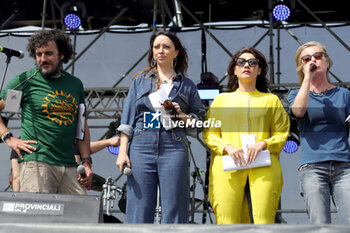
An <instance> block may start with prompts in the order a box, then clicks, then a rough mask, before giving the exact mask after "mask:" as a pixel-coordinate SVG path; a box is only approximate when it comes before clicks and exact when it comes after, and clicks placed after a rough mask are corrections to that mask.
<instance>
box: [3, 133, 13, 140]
mask: <svg viewBox="0 0 350 233" xmlns="http://www.w3.org/2000/svg"><path fill="white" fill-rule="evenodd" d="M12 136H13V135H12V133H11V132H10V131H6V132H5V133H3V134H2V135H1V141H3V142H5V140H6V139H8V138H10V137H12Z"/></svg>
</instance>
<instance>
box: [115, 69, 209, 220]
mask: <svg viewBox="0 0 350 233" xmlns="http://www.w3.org/2000/svg"><path fill="white" fill-rule="evenodd" d="M156 81H157V78H156V74H155V73H147V74H146V73H143V74H140V75H138V76H136V77H135V79H134V80H133V82H132V84H131V87H130V90H129V93H128V96H127V98H126V102H125V104H124V109H123V114H122V120H121V125H120V126H119V128H118V130H119V131H120V132H122V133H124V134H126V135H128V136H129V138H130V142H129V149H128V150H129V151H128V154H129V158H130V162H131V166H132V175H131V176H129V177H128V180H127V203H126V223H153V222H154V214H155V207H156V202H157V185H158V184H159V189H160V199H161V207H162V208H161V210H162V213H161V215H162V223H187V222H188V206H189V157H188V148H187V145H188V141H187V138H186V132H185V129H184V128H175V129H171V130H168V131H166V130H165V129H164V128H163V127H161V128H160V129H146V128H144V112H150V111H155V110H154V108H153V107H152V104H151V102H150V100H149V98H148V95H149V94H151V93H152V92H154V91H155V86H156ZM168 98H169V99H170V100H171V101H174V102H177V103H178V104H179V105H180V107H181V110H182V111H183V112H184V113H185V114H187V115H190V116H192V117H193V118H196V119H201V120H202V119H204V117H205V109H204V107H203V104H202V102H201V99H200V98H199V94H198V91H197V87H196V85H195V84H194V83H193V82H192V81H191V80H190V79H188V78H186V77H184V76H183V75H182V74H181V73H179V74H178V75H177V76H176V77H175V78H174V80H173V88H172V90H171V91H170V93H169V97H168ZM193 130H196V129H193Z"/></svg>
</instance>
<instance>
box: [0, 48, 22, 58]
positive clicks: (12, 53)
mask: <svg viewBox="0 0 350 233" xmlns="http://www.w3.org/2000/svg"><path fill="white" fill-rule="evenodd" d="M0 52H1V53H5V54H6V55H7V56H15V57H18V58H20V59H21V58H23V57H24V53H23V52H22V51H20V50H18V51H17V50H14V49H8V48H5V47H1V46H0Z"/></svg>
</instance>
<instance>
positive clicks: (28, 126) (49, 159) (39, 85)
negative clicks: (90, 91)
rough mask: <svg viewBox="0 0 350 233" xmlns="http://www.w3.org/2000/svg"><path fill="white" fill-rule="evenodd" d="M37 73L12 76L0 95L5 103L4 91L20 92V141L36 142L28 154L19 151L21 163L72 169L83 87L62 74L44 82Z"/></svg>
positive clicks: (70, 77) (78, 80)
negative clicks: (31, 162) (21, 158)
mask: <svg viewBox="0 0 350 233" xmlns="http://www.w3.org/2000/svg"><path fill="white" fill-rule="evenodd" d="M37 71H38V69H36V68H35V69H32V70H29V71H27V72H24V73H22V74H20V75H19V76H16V77H15V78H14V79H13V80H11V81H10V83H9V84H8V85H7V87H6V88H5V89H4V90H3V91H2V92H1V95H0V96H1V97H2V98H3V99H5V100H6V93H7V90H8V89H15V90H19V91H22V92H23V94H22V102H21V106H22V126H21V139H22V140H36V141H37V142H38V144H37V145H33V146H34V147H36V150H35V151H33V153H32V154H28V153H26V152H24V151H21V154H22V156H23V160H24V161H41V162H45V163H48V164H52V165H57V166H75V165H76V163H75V160H74V156H73V153H74V152H73V145H74V138H75V132H76V124H77V117H78V107H79V104H81V103H82V104H83V103H85V96H84V88H83V84H82V82H81V81H80V79H78V78H76V77H74V76H72V75H70V74H68V73H67V72H64V71H62V75H61V77H58V78H44V77H43V76H42V75H41V74H40V72H37ZM31 76H32V77H31ZM29 77H31V78H29ZM28 78H29V79H28Z"/></svg>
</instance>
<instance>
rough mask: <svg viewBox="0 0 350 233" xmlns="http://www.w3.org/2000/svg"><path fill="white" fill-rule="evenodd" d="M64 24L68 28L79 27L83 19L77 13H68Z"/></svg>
mask: <svg viewBox="0 0 350 233" xmlns="http://www.w3.org/2000/svg"><path fill="white" fill-rule="evenodd" d="M64 24H65V25H66V27H67V28H69V29H70V30H75V29H78V28H79V27H80V25H81V20H80V18H79V16H77V15H75V14H68V15H66V17H64Z"/></svg>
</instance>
